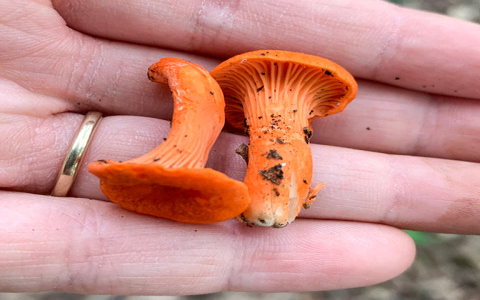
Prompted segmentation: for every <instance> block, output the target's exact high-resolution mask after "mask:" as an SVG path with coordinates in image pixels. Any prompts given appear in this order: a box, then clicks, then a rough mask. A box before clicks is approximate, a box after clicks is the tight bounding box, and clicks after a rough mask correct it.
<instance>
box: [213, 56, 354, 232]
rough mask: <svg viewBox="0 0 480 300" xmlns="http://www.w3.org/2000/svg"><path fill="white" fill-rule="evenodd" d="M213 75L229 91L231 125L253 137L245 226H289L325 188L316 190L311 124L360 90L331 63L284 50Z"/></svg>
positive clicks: (232, 63)
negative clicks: (313, 120)
mask: <svg viewBox="0 0 480 300" xmlns="http://www.w3.org/2000/svg"><path fill="white" fill-rule="evenodd" d="M210 74H211V75H212V76H213V77H214V78H215V79H216V80H217V82H218V83H219V84H220V86H221V88H222V90H223V93H224V97H225V101H226V118H227V121H228V122H229V123H230V124H231V125H233V126H234V127H236V128H239V129H243V130H244V132H246V133H247V134H248V135H249V136H250V144H249V147H248V166H247V173H246V175H245V179H244V182H245V183H246V185H247V186H248V190H249V194H250V199H251V201H252V202H251V204H250V206H249V207H248V208H247V210H246V211H245V212H243V214H242V215H241V216H240V217H239V218H240V219H241V220H242V221H243V222H246V223H250V224H254V225H258V226H273V227H283V226H286V225H287V224H288V223H289V222H291V221H293V220H294V219H295V217H296V216H297V215H298V213H299V212H300V210H301V208H302V207H305V208H308V207H309V205H310V203H311V202H313V200H314V199H315V197H316V194H317V192H318V191H319V190H320V189H321V188H322V187H323V184H321V183H319V184H316V185H315V186H314V187H313V188H312V189H310V185H311V183H312V182H311V181H312V155H311V150H310V146H309V143H310V138H311V136H312V127H311V121H312V119H313V118H314V117H325V116H328V115H331V114H334V113H338V112H341V111H342V110H343V109H344V108H345V106H346V105H347V104H348V103H349V102H350V101H352V100H353V98H354V97H355V95H356V92H357V84H356V82H355V80H354V78H353V77H352V76H351V75H350V74H349V73H348V72H347V71H346V70H345V69H343V68H342V67H340V66H339V65H337V64H335V63H334V62H332V61H329V60H327V59H324V58H320V57H316V56H312V55H307V54H303V53H294V52H288V51H277V50H269V51H267V50H265V51H254V52H249V53H245V54H241V55H237V56H235V57H233V58H230V59H229V60H227V61H225V62H223V63H221V64H220V65H219V66H217V67H216V68H215V69H214V70H213V71H212V72H211V73H210ZM240 152H241V151H240Z"/></svg>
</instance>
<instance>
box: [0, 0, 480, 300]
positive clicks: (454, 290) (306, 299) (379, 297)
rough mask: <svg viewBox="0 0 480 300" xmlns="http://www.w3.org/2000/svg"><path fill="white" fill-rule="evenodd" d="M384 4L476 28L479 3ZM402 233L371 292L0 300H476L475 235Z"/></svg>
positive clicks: (478, 257) (479, 244) (5, 298)
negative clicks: (400, 259) (391, 275)
mask: <svg viewBox="0 0 480 300" xmlns="http://www.w3.org/2000/svg"><path fill="white" fill-rule="evenodd" d="M3 1H9V0H3ZM331 1H335V0H331ZM356 1H364V0H356ZM390 2H393V3H396V4H398V5H402V6H405V7H410V8H415V9H420V10H426V11H432V12H436V13H441V14H445V15H449V16H452V17H454V18H459V19H464V20H467V21H472V22H477V23H480V0H390ZM479 39H480V37H479ZM479 72H480V70H479ZM479 219H480V216H479ZM408 233H409V234H410V235H411V236H412V237H413V238H414V240H415V242H416V244H417V251H418V254H417V258H416V260H415V262H414V264H413V265H412V267H411V268H410V269H409V270H408V271H407V272H405V273H404V274H402V275H400V276H398V277H397V278H395V279H393V280H390V281H388V282H384V283H382V284H378V285H375V286H371V287H364V288H356V289H348V290H338V291H327V292H305V293H273V294H262V293H235V292H224V293H216V294H209V295H198V296H179V297H172V296H151V297H146V296H99V295H78V294H65V293H55V292H44V293H24V294H14V293H0V300H220V299H222V300H230V299H231V300H243V299H261V300H314V299H315V300H346V299H348V300H364V299H366V300H387V299H388V300H480V237H479V236H465V235H448V234H429V233H423V232H412V231H409V232H408Z"/></svg>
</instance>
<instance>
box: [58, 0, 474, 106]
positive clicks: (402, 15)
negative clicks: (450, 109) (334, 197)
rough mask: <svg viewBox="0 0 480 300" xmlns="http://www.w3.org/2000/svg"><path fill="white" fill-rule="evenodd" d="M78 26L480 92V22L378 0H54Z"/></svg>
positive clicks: (442, 90) (450, 91)
mask: <svg viewBox="0 0 480 300" xmlns="http://www.w3.org/2000/svg"><path fill="white" fill-rule="evenodd" d="M54 2H55V6H56V9H57V10H58V11H59V13H60V14H61V15H62V16H63V17H64V18H65V20H66V21H67V23H68V24H69V26H71V27H72V28H74V29H77V30H80V31H82V32H85V33H89V34H93V35H96V36H101V37H105V38H110V39H117V40H122V41H129V42H135V43H142V44H150V45H155V46H160V47H168V48H175V49H179V50H183V51H188V52H199V53H203V54H207V55H215V56H219V57H226V56H232V55H234V54H237V53H239V52H245V51H249V50H252V49H261V48H272V49H285V50H292V51H299V52H306V53H311V54H315V55H319V56H323V57H327V58H329V59H332V60H333V61H335V62H338V63H341V64H342V65H343V66H344V67H346V68H347V69H348V70H349V71H351V72H352V73H353V74H354V75H355V76H358V77H363V78H367V79H371V80H377V81H381V82H385V83H389V84H394V85H398V86H402V87H407V88H410V89H415V90H420V91H425V92H432V93H439V94H447V95H456V96H462V97H469V98H478V95H479V93H480V86H479V85H478V84H477V81H476V78H477V76H476V72H477V71H476V70H478V69H479V67H480V50H479V49H480V39H478V36H480V26H479V25H476V24H472V23H468V22H464V21H460V20H455V19H451V18H448V17H443V16H440V15H436V14H431V13H426V12H419V11H415V10H410V9H405V8H399V7H397V6H395V5H392V4H389V3H387V2H383V1H378V0H365V1H346V0H338V1H335V2H331V1H327V0H321V1H318V0H316V1H313V0H295V1H292V0H289V1H282V2H278V1H275V0H265V1H264V0H261V1H260V0H246V1H200V0H195V1H172V0H160V1H155V2H153V1H149V0H140V1H136V2H134V3H135V4H134V5H132V4H130V3H133V2H125V1H120V0H114V1H108V2H104V1H102V2H98V1H93V0H86V1H71V0H57V1H54Z"/></svg>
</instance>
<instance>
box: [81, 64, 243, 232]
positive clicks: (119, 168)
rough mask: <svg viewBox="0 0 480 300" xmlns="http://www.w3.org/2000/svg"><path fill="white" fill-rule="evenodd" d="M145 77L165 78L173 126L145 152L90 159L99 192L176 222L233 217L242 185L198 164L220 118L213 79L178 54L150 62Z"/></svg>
mask: <svg viewBox="0 0 480 300" xmlns="http://www.w3.org/2000/svg"><path fill="white" fill-rule="evenodd" d="M148 77H149V79H150V80H152V81H156V82H163V83H168V85H169V87H170V89H171V91H172V95H173V100H174V111H173V117H172V128H171V130H170V133H169V135H168V137H167V140H166V141H165V142H164V143H163V144H161V145H160V146H158V147H157V148H156V149H154V150H152V151H150V152H149V153H147V154H145V155H142V156H140V157H138V158H134V159H131V160H128V161H124V162H116V161H111V160H100V161H96V162H93V163H92V164H90V165H89V167H88V169H89V171H90V172H92V173H93V174H95V175H96V176H97V177H99V178H100V180H101V181H100V187H101V189H102V191H103V193H104V194H105V195H106V196H107V197H108V198H109V199H110V200H111V201H112V202H115V203H117V204H119V205H120V206H122V207H124V208H126V209H129V210H132V211H135V212H139V213H143V214H148V215H153V216H157V217H163V218H168V219H172V220H175V221H179V222H185V223H214V222H221V221H224V220H227V219H230V218H233V217H236V216H238V215H239V214H240V213H241V212H242V211H244V210H245V209H246V207H247V206H248V204H249V202H250V199H249V197H248V190H247V187H246V186H245V184H244V183H242V182H239V181H236V180H233V179H231V178H229V177H227V176H226V175H225V174H222V173H220V172H217V171H215V170H212V169H204V168H203V167H204V166H205V163H206V161H207V158H208V154H209V151H210V149H211V147H212V146H213V144H214V142H215V140H216V138H217V137H218V135H219V134H220V131H221V130H222V127H223V125H224V119H225V117H224V107H225V102H224V99H223V93H222V91H221V89H220V87H219V86H218V84H217V82H216V81H215V80H214V79H213V78H212V77H211V76H210V74H209V73H208V72H207V71H206V70H205V69H203V68H202V67H200V66H198V65H195V64H193V63H190V62H187V61H184V60H182V59H178V58H164V59H162V60H160V61H159V62H158V63H156V64H154V65H152V66H151V67H150V69H149V72H148Z"/></svg>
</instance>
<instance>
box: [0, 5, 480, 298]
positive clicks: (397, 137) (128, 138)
mask: <svg viewBox="0 0 480 300" xmlns="http://www.w3.org/2000/svg"><path fill="white" fill-rule="evenodd" d="M347 5H349V6H347ZM55 9H56V10H55ZM57 11H58V12H57ZM65 22H66V23H65ZM479 34H480V28H479V26H478V25H474V24H469V23H466V22H462V21H457V20H452V19H449V18H446V17H441V16H437V15H432V14H428V13H422V12H416V11H411V10H406V9H399V8H397V7H395V6H393V5H390V4H388V3H386V2H382V1H374V0H370V1H357V2H352V1H336V2H335V3H334V4H332V2H331V1H306V0H305V1H300V2H299V1H283V2H278V1H276V2H275V1H208V2H207V1H187V2H181V1H147V0H141V1H135V2H125V1H94V0H83V1H72V0H70V1H68V0H56V1H53V7H52V4H51V3H50V1H45V0H37V1H26V0H17V1H4V2H2V4H0V36H1V37H2V39H3V41H4V42H2V43H0V77H1V79H0V90H1V93H0V97H1V98H0V114H1V115H0V135H1V136H2V137H3V143H2V144H1V145H0V157H1V159H0V186H1V187H2V191H1V192H0V195H1V198H0V199H1V201H2V204H3V209H2V210H1V211H0V214H1V215H0V228H1V230H0V242H1V243H2V247H1V249H0V269H1V270H2V272H1V274H2V275H1V277H0V290H2V291H14V292H21V291H41V290H58V291H69V292H77V293H92V294H98V293H105V294H195V293H208V292H215V291H220V290H236V291H266V292H280V291H307V290H324V289H340V288H349V287H355V286H363V285H369V284H374V283H377V282H380V281H383V280H387V279H389V278H391V277H394V276H396V275H398V274H399V273H401V272H402V271H403V270H405V269H406V268H407V267H408V266H409V265H410V263H411V262H412V259H413V256H414V245H413V243H412V241H411V240H410V239H409V237H408V236H407V235H406V234H404V233H403V232H402V231H401V230H399V229H396V228H395V227H398V228H406V229H414V230H424V231H433V232H451V233H463V234H479V233H480V225H479V223H478V215H479V213H480V188H479V184H478V181H479V180H478V178H480V166H479V162H480V151H478V149H479V146H480V140H479V138H478V137H479V136H480V121H479V119H478V117H477V116H478V115H480V102H479V98H480V97H479V96H478V95H479V94H480V93H479V92H480V87H479V85H478V82H477V81H478V75H477V72H478V71H477V70H478V69H479V67H480V55H479V52H478V49H480V47H479V45H478V44H479V41H478V38H477V37H478V36H479ZM167 49H170V50H167ZM254 49H284V50H291V51H298V52H306V53H310V54H315V55H319V56H323V57H327V58H329V59H332V60H333V61H335V62H337V63H339V64H341V65H342V66H344V67H345V68H346V69H348V70H349V71H350V72H352V73H353V74H354V75H355V76H356V77H357V78H359V79H360V78H361V79H360V80H359V94H358V97H357V99H356V100H354V101H353V102H352V104H350V106H349V107H348V108H347V109H346V110H345V112H343V113H341V114H339V115H334V116H330V117H328V118H325V119H319V120H316V121H314V124H313V126H314V136H313V139H312V152H313V155H314V164H315V165H314V177H313V182H314V183H315V182H324V183H326V187H325V188H324V189H323V190H322V191H321V192H320V193H319V194H318V199H317V200H316V202H315V203H314V204H313V205H312V208H311V209H309V210H307V211H304V212H303V213H302V214H301V215H300V218H298V219H297V220H296V221H295V222H293V223H292V224H290V225H289V226H287V227H286V228H283V229H271V228H246V227H245V226H244V225H242V224H240V223H238V222H237V221H235V220H232V221H227V222H223V223H218V224H212V225H189V224H180V223H174V222H171V221H168V220H162V219H155V218H151V217H148V216H142V215H138V214H134V213H131V212H128V211H125V210H123V209H121V208H120V207H118V206H117V205H114V204H112V203H109V202H107V201H104V200H106V199H105V197H104V196H103V195H102V193H101V191H100V189H99V187H98V180H97V179H96V178H95V177H94V176H93V175H91V174H89V173H88V172H87V171H86V165H87V164H88V163H89V162H91V161H94V160H97V159H103V158H110V159H115V160H126V159H129V158H132V157H136V156H139V155H141V154H143V153H146V152H147V151H149V150H150V149H152V148H154V147H155V146H157V145H158V144H160V143H161V142H162V140H163V138H164V137H166V136H167V134H168V130H169V124H168V119H169V118H170V115H171V109H172V105H171V103H170V101H171V99H170V98H169V91H168V89H167V88H166V87H163V86H159V85H157V84H153V83H150V82H149V81H148V79H147V77H146V70H147V68H148V66H150V65H151V64H152V63H154V62H156V61H158V60H159V59H160V58H161V57H164V56H177V57H182V58H186V59H189V60H191V61H194V62H196V63H198V64H200V65H203V66H204V67H206V68H207V69H212V68H213V67H214V66H215V65H216V64H217V63H218V62H219V61H221V60H222V59H224V58H227V57H230V56H232V55H234V54H237V53H240V52H245V51H249V50H254ZM211 57H217V58H211ZM92 110H98V111H101V112H103V113H104V114H105V115H108V116H107V117H105V118H104V119H103V121H102V123H101V124H100V126H99V128H98V130H97V132H96V133H95V136H94V138H93V141H92V144H91V145H90V147H89V150H88V153H87V156H86V158H85V161H84V164H83V165H82V166H81V169H80V171H79V173H78V177H77V179H76V181H75V184H74V186H73V188H72V190H71V193H70V195H71V196H73V197H75V198H56V197H50V196H45V195H46V194H49V192H50V191H51V189H52V188H53V186H54V184H55V180H56V176H57V172H58V170H59V169H60V166H61V164H62V161H63V159H64V157H65V154H66V152H67V150H68V147H69V144H70V143H71V141H72V139H73V136H74V135H75V132H76V130H77V128H78V127H79V124H80V122H81V121H82V119H83V115H82V114H84V113H86V112H88V111H92ZM242 142H246V138H245V137H242V136H237V135H233V134H228V133H225V134H223V135H221V137H220V139H219V140H218V142H217V143H216V145H215V147H214V149H213V151H212V154H213V155H211V159H210V162H209V166H210V167H213V168H215V169H217V170H220V171H222V172H225V173H226V174H227V175H229V176H231V177H233V178H236V179H239V180H241V179H242V177H243V174H244V171H245V164H244V162H243V161H242V159H241V158H240V157H237V156H236V155H235V154H233V153H234V149H235V148H236V147H237V146H238V145H239V144H240V143H242ZM365 150H366V151H365Z"/></svg>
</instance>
